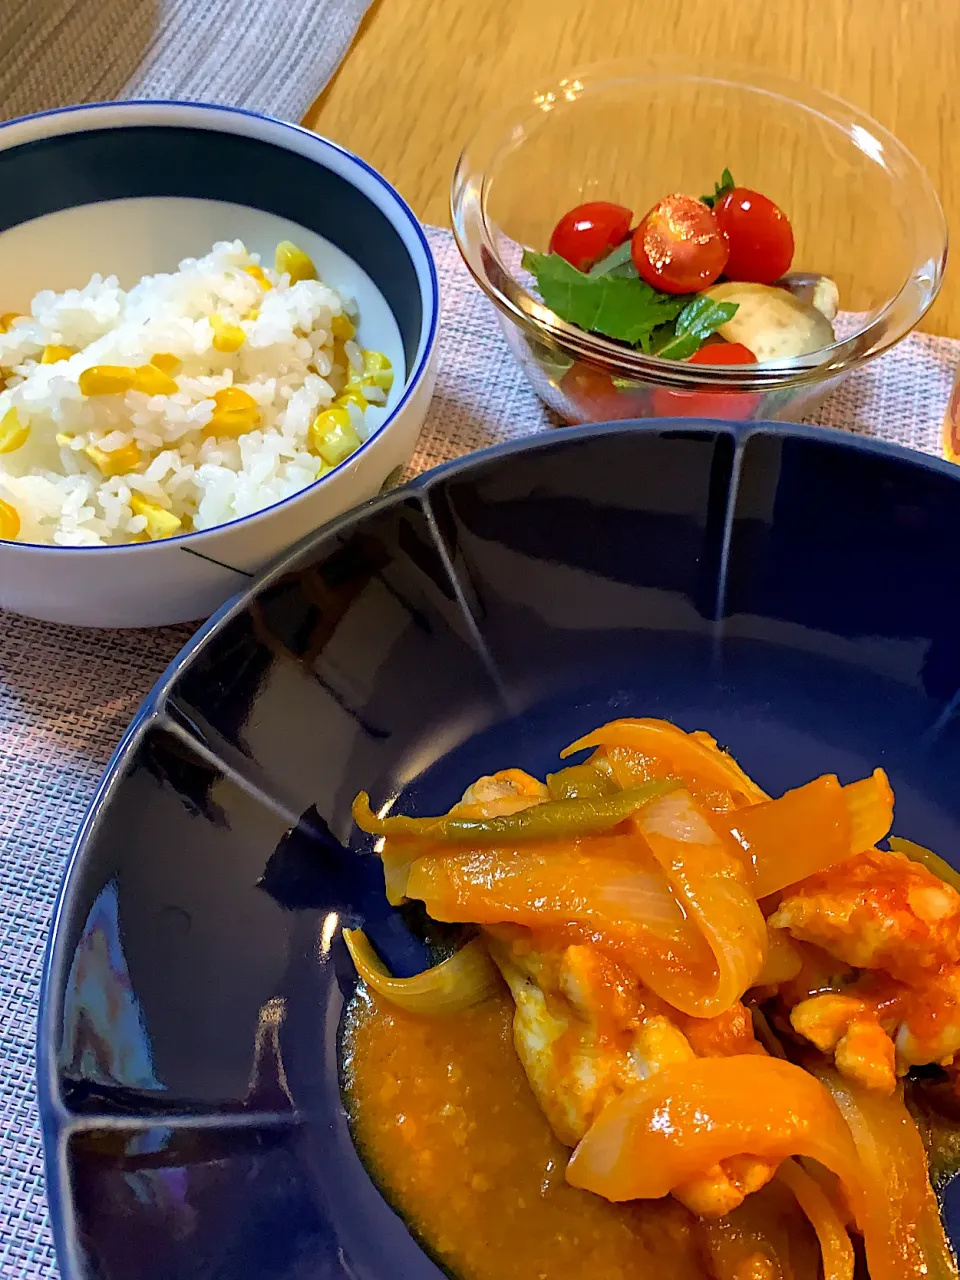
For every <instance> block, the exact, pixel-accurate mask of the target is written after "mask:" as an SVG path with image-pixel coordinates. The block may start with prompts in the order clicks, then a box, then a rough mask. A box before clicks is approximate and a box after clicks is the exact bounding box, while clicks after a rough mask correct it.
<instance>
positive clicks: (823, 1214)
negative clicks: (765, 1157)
mask: <svg viewBox="0 0 960 1280" xmlns="http://www.w3.org/2000/svg"><path fill="white" fill-rule="evenodd" d="M777 1177H778V1178H779V1179H780V1181H781V1182H783V1183H784V1184H785V1185H786V1186H788V1187H789V1188H790V1190H791V1191H792V1192H793V1194H794V1195H795V1196H796V1198H797V1203H798V1204H799V1206H800V1208H801V1209H802V1210H803V1212H804V1213H805V1214H806V1215H807V1217H808V1218H809V1219H810V1225H811V1226H812V1227H813V1229H814V1231H815V1232H816V1233H817V1239H818V1240H819V1241H820V1253H821V1256H822V1258H823V1280H853V1268H854V1264H855V1258H854V1253H853V1245H852V1244H851V1243H850V1237H849V1235H848V1234H847V1231H846V1228H845V1227H844V1225H843V1223H842V1222H841V1221H840V1219H839V1217H838V1216H837V1211H836V1210H835V1209H834V1207H833V1205H832V1204H831V1203H830V1201H829V1200H828V1199H827V1197H826V1195H825V1194H824V1192H823V1190H822V1189H821V1188H820V1187H819V1186H818V1185H817V1183H816V1182H815V1181H814V1179H813V1178H811V1177H810V1175H809V1173H807V1172H806V1171H805V1170H804V1169H801V1167H800V1165H799V1164H797V1162H796V1161H795V1160H784V1162H783V1164H782V1165H781V1166H780V1168H779V1169H778V1170H777Z"/></svg>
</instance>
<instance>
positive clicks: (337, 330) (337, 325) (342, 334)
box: [330, 315, 357, 342]
mask: <svg viewBox="0 0 960 1280" xmlns="http://www.w3.org/2000/svg"><path fill="white" fill-rule="evenodd" d="M330 332H331V333H332V334H333V336H334V337H335V338H340V339H341V340H342V341H343V342H349V341H350V339H351V338H352V337H353V336H354V334H355V333H356V332H357V326H356V325H355V324H354V323H353V321H352V320H351V319H350V317H349V316H345V315H339V316H334V317H333V319H332V320H331V321H330Z"/></svg>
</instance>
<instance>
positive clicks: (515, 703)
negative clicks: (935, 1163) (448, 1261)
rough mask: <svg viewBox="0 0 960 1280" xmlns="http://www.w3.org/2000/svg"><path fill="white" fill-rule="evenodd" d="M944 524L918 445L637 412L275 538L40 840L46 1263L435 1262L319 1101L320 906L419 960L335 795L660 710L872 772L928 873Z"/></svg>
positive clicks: (768, 777)
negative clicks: (84, 809) (60, 851)
mask: <svg viewBox="0 0 960 1280" xmlns="http://www.w3.org/2000/svg"><path fill="white" fill-rule="evenodd" d="M958 539H960V471H958V470H957V469H956V468H955V467H951V466H949V465H948V464H946V463H942V462H939V461H936V460H933V459H930V458H924V457H922V456H920V455H918V454H911V453H908V452H907V451H905V450H901V449H898V448H895V447H892V446H887V445H882V444H878V443H875V442H869V441H865V440H861V439H856V438H853V437H847V436H842V435H840V434H839V433H834V432H830V433H823V432H818V431H816V430H814V429H810V428H793V429H786V428H778V427H774V426H770V425H764V424H760V425H757V426H750V427H746V426H740V427H725V426H722V425H720V424H717V423H692V424H689V425H688V426H686V427H682V426H681V425H680V424H678V423H676V422H660V423H656V422H655V423H648V424H636V423H630V424H626V425H624V424H618V425H615V426H610V425H609V424H608V425H605V426H601V427H591V428H585V429H579V428H578V429H572V430H571V431H569V432H564V433H561V434H559V435H554V434H550V435H549V436H546V437H543V436H542V437H539V438H537V439H536V440H533V441H525V442H520V443H518V444H511V445H508V446H504V447H501V448H497V449H493V450H490V451H487V452H485V453H482V454H478V455H474V456H473V457H471V458H468V459H465V460H462V461H458V462H456V463H452V464H449V465H448V466H446V467H442V468H439V469H438V470H436V471H434V472H432V473H430V474H428V475H427V476H425V477H423V478H422V479H421V480H419V481H418V482H416V483H415V484H413V485H411V486H408V487H406V488H403V489H399V490H396V491H394V492H392V493H390V494H388V495H385V496H384V497H383V498H381V499H379V500H377V501H376V502H374V503H372V504H370V505H368V506H367V507H365V508H364V509H363V510H362V511H361V512H358V513H355V514H353V515H349V516H346V517H344V518H342V519H340V520H339V521H337V522H335V523H334V524H333V525H332V526H331V527H330V528H328V529H326V530H324V531H323V532H322V533H320V534H319V535H317V536H316V537H314V538H312V539H310V540H308V541H307V542H306V543H304V544H303V545H302V546H301V547H299V548H298V549H297V550H295V551H294V552H292V553H291V554H290V555H289V556H288V557H287V558H286V559H285V560H283V561H282V562H281V563H280V564H279V565H277V566H276V568H275V569H274V570H273V571H272V572H270V573H269V574H268V575H266V576H265V577H263V578H262V579H261V580H260V581H259V582H258V583H257V584H256V585H255V586H254V587H253V588H252V589H251V590H250V591H249V592H248V593H247V594H246V595H245V596H244V597H243V598H242V599H241V600H239V601H238V602H237V603H235V604H234V605H232V606H231V607H229V608H228V609H226V610H224V611H223V612H222V613H221V615H220V616H219V617H217V618H214V619H213V620H212V621H211V623H210V624H209V625H208V626H207V627H206V628H205V629H204V631H203V632H201V633H200V635H199V636H198V637H197V638H196V639H195V640H194V641H193V642H192V643H191V645H190V646H189V647H188V648H187V649H186V650H185V651H184V652H183V653H182V654H181V656H180V657H179V658H178V659H177V660H176V661H175V662H174V663H173V664H172V665H171V667H170V669H169V670H168V672H167V673H166V675H165V676H164V678H163V679H162V680H161V681H160V683H159V684H158V685H157V687H156V689H155V690H154V691H153V693H152V694H151V696H150V698H149V699H148V700H147V702H146V704H145V705H144V707H143V708H142V710H141V712H140V713H139V715H138V716H137V718H136V720H135V722H134V724H133V725H132V726H131V728H130V730H129V732H128V734H127V736H126V738H125V739H124V741H123V743H122V744H121V746H120V748H119V750H118V752H117V754H116V756H115V757H114V760H113V762H112V764H111V765H110V767H109V769H108V772H107V774H106V777H105V779H104V781H103V784H102V786H101V788H100V790H99V793H98V795H97V797H96V799H95V801H94V803H93V805H92V807H91V809H90V812H89V814H88V816H87V818H86V820H85V822H84V824H83V827H82V830H81V831H80V833H79V836H78V838H77V841H76V844H75V846H74V850H73V853H72V857H71V859H70V865H69V869H68V872H67V876H66V881H65V884H64V887H63V890H62V892H61V896H60V900H59V904H58V907H57V910H56V915H55V919H54V922H53V928H52V933H51V940H50V946H49V950H48V956H47V965H46V971H45V981H44V990H43V998H42V1007H41V1014H40V1022H39V1032H38V1037H39V1038H38V1044H39V1054H38V1057H39V1074H38V1080H39V1099H40V1108H41V1114H42V1119H43V1127H44V1136H45V1144H46V1168H47V1177H48V1194H49V1200H50V1206H51V1213H52V1219H53V1225H54V1231H55V1235H56V1239H57V1246H58V1250H59V1254H60V1261H61V1267H62V1270H63V1274H64V1280H88V1278H89V1277H97V1280H147V1278H148V1277H149V1280H200V1278H201V1277H204V1278H205V1277H210V1276H216V1277H217V1280H248V1278H249V1277H250V1276H253V1275H256V1276H260V1277H268V1278H269V1280H306V1278H308V1277H310V1278H322V1280H347V1277H349V1278H350V1280H438V1277H439V1276H440V1272H439V1271H438V1269H437V1267H436V1266H435V1264H434V1263H433V1262H432V1261H430V1260H429V1259H428V1258H427V1256H426V1255H425V1254H424V1253H423V1252H422V1251H421V1250H420V1248H419V1246H418V1245H417V1243H416V1241H415V1240H414V1238H413V1237H412V1236H411V1235H410V1234H409V1232H408V1231H407V1229H406V1227H405V1225H404V1224H403V1222H402V1221H401V1220H400V1218H399V1217H398V1216H397V1215H396V1214H395V1213H394V1212H393V1211H392V1210H391V1209H390V1208H389V1206H388V1205H387V1203H386V1202H385V1200H384V1199H383V1198H382V1197H381V1195H380V1193H379V1191H378V1190H377V1188H376V1187H375V1185H374V1183H373V1182H372V1180H371V1178H370V1176H369V1175H368V1173H367V1172H366V1170H365V1169H364V1166H363V1164H362V1163H361V1161H360V1159H359V1157H358V1155H357V1153H356V1151H355V1150H354V1146H353V1144H352V1142H351V1138H350V1133H349V1129H348V1125H347V1119H346V1115H345V1112H344V1108H343V1105H342V1103H341V1097H340V1089H339V1076H338V1034H339V1027H340V1023H341V1017H342V1013H343V1009H344V1002H345V1000H346V999H348V998H349V996H350V993H351V991H352V988H353V981H354V980H353V971H352V966H351V965H350V962H349V960H348V958H347V957H346V954H345V948H344V945H343V943H342V940H341V938H340V925H341V923H355V922H356V921H357V920H362V921H363V923H364V925H365V927H366V928H367V930H368V931H369V932H370V933H371V934H372V935H373V937H374V940H375V941H376V943H377V946H378V948H379V949H380V950H381V951H382V953H383V954H384V956H385V957H386V958H387V959H388V960H389V962H390V963H391V965H392V966H393V967H394V968H395V969H396V970H397V971H398V972H401V973H404V972H406V973H409V972H411V971H413V970H415V969H416V968H417V967H418V966H419V965H422V964H423V959H424V958H423V956H422V954H418V953H417V951H416V944H415V942H414V941H413V940H412V939H411V938H410V937H409V936H408V935H407V934H406V933H405V930H404V928H403V926H402V924H401V923H400V922H399V921H398V919H397V917H396V916H395V915H394V914H393V913H391V912H390V911H389V910H387V909H386V908H385V906H384V900H383V887H382V878H381V876H380V872H379V862H378V860H376V859H374V858H371V857H370V856H369V855H368V854H367V853H366V852H365V848H366V846H365V845H364V844H363V843H362V842H361V841H359V840H354V838H353V836H352V834H351V831H352V824H351V820H350V802H351V800H352V798H353V796H354V795H355V793H356V792H357V791H358V790H359V789H361V788H365V789H368V790H369V791H370V792H371V795H372V798H373V801H374V804H375V805H377V806H379V805H380V804H381V803H383V802H384V801H386V800H387V799H388V798H390V797H392V796H399V797H400V805H401V807H402V809H403V810H404V812H414V813H417V812H419V813H429V812H439V811H443V810H444V809H445V808H446V807H448V806H449V805H450V804H451V803H452V801H453V800H454V799H455V798H456V797H457V796H458V795H459V794H460V792H461V791H462V788H463V785H464V780H465V779H469V778H474V777H477V776H478V775H480V774H482V773H485V772H490V771H492V770H493V769H495V768H499V767H503V766H504V764H505V763H507V762H509V763H510V764H513V765H517V766H520V767H522V768H525V769H529V770H530V771H531V772H533V773H535V774H538V775H540V776H542V774H543V773H544V772H546V771H547V770H549V769H551V768H554V767H555V761H556V752H557V749H558V746H559V745H560V744H563V743H566V742H569V741H570V740H571V739H573V738H575V737H576V736H577V735H578V734H579V733H581V732H582V731H584V730H586V729H588V728H590V727H592V726H593V725H595V724H596V723H599V722H600V721H602V720H605V719H610V718H611V717H614V716H620V715H654V716H663V717H667V718H669V719H671V720H674V721H676V722H678V723H679V724H680V725H681V726H682V727H684V728H687V729H694V728H705V729H707V730H709V731H710V732H711V733H713V734H715V735H716V736H717V737H718V739H719V740H720V741H722V742H724V743H725V744H727V745H729V747H730V749H731V750H732V751H733V752H734V754H735V755H736V756H737V758H738V759H739V760H740V761H741V762H742V764H743V765H744V767H745V768H746V769H747V770H748V771H749V772H750V773H751V775H752V776H754V777H755V778H756V779H757V780H758V782H759V783H760V784H761V785H763V786H764V787H766V788H768V789H770V790H772V791H778V790H782V789H785V788H787V787H790V786H793V785H796V784H797V783H799V782H801V781H804V780H806V779H808V778H810V777H814V776H817V775H818V774H821V773H823V772H836V773H837V774H839V776H840V777H841V779H842V780H843V781H847V780H850V779H852V778H856V777H860V776H863V775H864V774H865V773H867V772H869V770H870V769H872V768H873V767H874V766H875V765H877V764H882V765H883V767H884V768H885V769H886V770H887V772H888V774H889V775H890V779H891V781H892V783H893V786H894V788H895V791H896V795H897V829H898V830H900V831H902V832H905V833H908V834H909V835H910V837H911V838H913V839H915V840H918V841H921V842H923V843H924V844H928V845H930V846H932V847H934V848H936V849H938V850H939V851H940V852H941V853H942V854H943V855H944V856H946V857H948V858H950V859H951V860H952V861H953V862H954V864H955V865H960V825H958V819H960V802H958V798H957V788H956V778H957V776H958V772H960V721H958V716H957V709H958V707H960V647H958V645H957V642H956V638H957V634H958V629H960V600H958V597H957V594H956V592H955V591H953V590H952V589H951V584H952V581H953V574H954V561H955V548H956V546H957V542H958ZM954 1199H955V1194H954V1189H953V1188H952V1187H951V1188H948V1190H947V1192H946V1210H947V1216H948V1222H950V1224H951V1225H952V1226H953V1227H954V1228H956V1227H957V1226H958V1225H960V1215H956V1214H955V1210H956V1209H957V1208H958V1206H957V1205H955V1204H954ZM954 1235H955V1238H956V1230H955V1232H954Z"/></svg>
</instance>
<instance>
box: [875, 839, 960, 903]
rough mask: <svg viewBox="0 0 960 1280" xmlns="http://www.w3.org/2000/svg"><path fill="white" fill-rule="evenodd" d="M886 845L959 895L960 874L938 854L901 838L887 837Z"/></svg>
mask: <svg viewBox="0 0 960 1280" xmlns="http://www.w3.org/2000/svg"><path fill="white" fill-rule="evenodd" d="M887 844H888V845H889V846H890V848H891V849H893V851H894V852H895V853H905V854H906V855H907V857H908V858H909V859H910V861H911V862H919V863H920V864H921V866H924V867H926V868H927V870H928V871H932V872H933V874H934V875H935V876H936V877H937V879H938V880H942V881H943V883H944V884H948V885H949V886H950V888H951V889H956V891H957V893H960V872H958V871H956V869H955V868H954V867H951V865H950V863H949V862H945V861H944V860H943V858H941V857H940V855H939V853H934V852H933V850H932V849H925V848H924V847H923V845H922V844H914V842H913V841H912V840H904V839H903V837H902V836H888V837H887Z"/></svg>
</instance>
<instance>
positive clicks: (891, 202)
mask: <svg viewBox="0 0 960 1280" xmlns="http://www.w3.org/2000/svg"><path fill="white" fill-rule="evenodd" d="M725 167H726V168H729V169H730V170H731V171H732V172H733V174H734V177H735V178H736V179H737V181H738V182H739V183H741V184H742V185H744V186H747V187H752V188H754V189H755V190H759V191H762V192H764V194H766V195H768V196H769V197H770V198H771V199H773V200H774V201H776V203H777V204H778V205H779V206H780V207H781V208H782V209H783V210H784V211H785V212H786V214H787V216H788V217H789V218H790V221H791V223H792V225H793V230H794V236H795V240H796V253H795V256H794V261H793V266H792V270H794V271H797V270H799V271H808V272H815V273H819V274H823V275H827V276H830V277H831V278H832V279H834V280H835V281H836V282H837V284H838V285H839V289H840V308H841V313H840V315H839V316H838V317H837V320H836V322H835V328H836V329H837V333H838V339H837V341H836V342H835V343H834V344H833V345H832V346H830V347H827V348H824V349H823V350H821V351H818V352H815V353H813V354H812V355H807V356H800V357H796V358H795V359H792V360H784V361H777V362H769V363H765V364H758V365H749V366H720V365H718V366H705V365H688V364H684V363H682V362H679V361H671V360H660V359H657V358H656V357H655V356H645V355H643V353H642V352H640V351H637V350H634V349H633V348H630V347H628V346H626V345H624V344H622V343H618V342H615V341H612V340H610V339H606V338H602V337H598V336H597V335H595V334H590V333H585V332H584V331H583V330H581V329H578V328H576V327H575V326H573V325H570V324H567V323H565V322H564V321H563V320H561V319H560V318H559V317H558V316H557V315H555V314H554V312H552V311H551V310H549V308H547V307H546V306H544V304H543V303H542V302H541V301H540V299H539V297H538V296H537V294H536V292H535V291H533V288H532V280H531V279H530V278H529V277H528V276H527V275H526V273H525V272H523V270H522V269H521V267H520V256H521V253H522V250H523V249H524V248H526V247H529V248H532V249H537V250H540V251H546V248H547V242H548V240H549V238H550V233H551V231H552V229H553V227H554V226H555V224H556V222H557V220H558V219H559V218H560V217H561V216H562V215H563V214H564V213H565V212H566V211H567V210H568V209H570V208H572V207H573V206H575V205H577V204H580V203H582V202H584V201H586V200H600V199H603V200H613V201H616V202H617V203H619V204H624V205H627V206H629V207H630V208H632V209H633V210H634V215H635V218H636V219H637V220H639V218H640V217H642V215H643V214H644V213H645V212H646V210H647V209H649V208H650V207H651V206H652V205H653V204H655V203H656V201H657V200H659V199H661V198H662V197H663V196H665V195H668V194H670V193H671V192H674V191H685V192H688V193H690V194H692V195H699V194H700V193H701V192H704V191H712V189H713V183H714V181H715V180H717V179H719V176H720V173H721V171H722V170H723V169H724V168H725ZM451 211H452V216H453V228H454V234H455V236H456V239H457V243H458V245H459V247H460V251H461V253H462V254H463V257H464V259H465V261H466V263H467V266H468V267H469V268H470V270H471V272H472V273H473V275H474V277H475V278H476V280H477V282H478V284H479V285H480V287H481V288H482V289H483V291H484V292H485V293H486V294H487V296H488V297H489V298H490V299H491V300H492V301H493V302H494V304H495V305H496V308H497V315H498V318H499V321H500V324H501V327H502V329H503V332H504V335H505V336H506V339H507V342H508V344H509V345H510V348H511V350H512V352H513V354H514V355H515V356H516V358H517V360H518V361H519V362H520V365H521V367H522V368H523V370H524V371H525V373H526V374H527V376H528V378H529V379H530V382H531V383H532V385H533V386H534V388H535V389H536V391H537V392H538V394H539V395H540V396H541V397H542V398H543V399H544V400H545V401H546V402H547V404H549V405H550V406H551V407H552V408H553V409H554V410H556V412H557V413H559V414H560V415H561V416H562V417H563V418H565V419H566V420H567V421H570V422H591V421H597V422H599V421H607V420H610V419H614V418H635V417H636V418H639V417H670V416H695V417H714V418H740V419H745V418H764V419H768V418H797V417H799V416H801V415H802V414H803V413H804V412H807V411H808V410H809V409H810V408H811V407H812V406H813V404H814V403H815V402H817V401H819V400H820V399H822V398H823V396H824V395H825V394H826V393H827V392H829V391H831V390H833V389H834V388H835V387H836V386H837V385H838V384H839V383H840V382H841V381H842V380H843V379H844V378H845V377H847V376H848V375H849V374H850V373H851V372H853V370H855V369H858V368H859V367H860V366H861V365H863V364H865V363H866V362H867V361H868V360H872V359H873V358H874V357H875V356H878V355H880V354H882V353H883V352H884V351H886V350H887V349H888V348H889V347H891V346H893V344H894V343H896V342H899V341H900V339H901V338H903V337H905V336H906V335H907V334H908V333H909V332H910V331H911V330H912V329H913V328H914V327H915V326H916V325H917V323H918V322H919V320H920V319H921V317H922V316H923V315H924V313H925V312H926V311H927V309H928V308H929V307H930V305H931V303H932V302H933V300H934V298H935V297H936V295H937V292H938V290H939V288H940V284H941V281H942V278H943V270H944V265H945V262H946V254H947V230H946V224H945V221H944V217H943V211H942V209H941V207H940V202H939V200H938V199H937V195H936V192H935V191H934V189H933V186H932V185H931V183H930V180H929V179H928V177H927V175H926V174H925V172H924V171H923V169H922V168H921V167H920V165H919V164H918V163H917V161H916V160H915V159H914V158H913V156H912V155H911V154H910V153H909V152H908V151H907V150H906V149H905V148H904V147H903V146H902V145H901V144H900V143H899V142H898V141H897V140H896V138H894V137H893V136H892V135H891V134H889V133H887V132H886V130H884V129H882V128H881V127H880V126H879V125H878V124H876V123H875V121H873V120H871V119H870V118H869V117H868V116H865V115H862V114H861V113H860V112H859V111H857V110H855V109H854V108H853V107H850V106H847V104H846V103H844V102H841V101H840V100H839V99H838V98H834V97H832V96H830V95H828V94H825V93H821V92H819V91H817V90H815V89H809V88H807V87H805V86H802V85H798V84H796V83H794V82H792V81H788V80H784V79H782V78H779V77H776V76H767V75H764V74H762V73H753V72H750V73H747V74H744V75H742V76H741V75H740V74H739V73H737V74H736V75H735V76H733V77H731V76H730V75H728V74H726V73H723V74H721V73H718V72H709V71H696V72H691V71H690V70H689V68H688V67H685V68H684V69H681V68H680V66H678V65H676V64H664V63H662V62H661V63H648V64H636V63H629V64H627V63H611V64H606V65H603V66H598V67H593V68H590V69H587V70H584V71H582V72H579V73H577V74H573V75H570V76H567V77H566V78H565V79H563V80H560V81H558V82H557V83H555V84H551V85H548V86H546V87H544V88H542V89H540V90H538V91H537V92H536V93H533V94H528V95H527V96H525V97H524V98H523V99H521V100H520V101H518V102H517V103H516V104H515V105H514V106H513V107H512V108H510V109H508V110H506V111H504V112H503V113H502V114H501V115H500V116H498V117H497V118H495V119H491V120H489V121H487V122H486V123H485V124H484V125H483V126H482V128H481V129H480V130H479V132H478V133H477V134H476V136H475V137H474V138H473V139H472V141H471V142H470V143H469V144H468V146H467V147H466V149H465V150H464V152H463V154H462V155H461V157H460V160H459V162H458V164H457V168H456V172H455V174H454V179H453V188H452V192H451Z"/></svg>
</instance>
